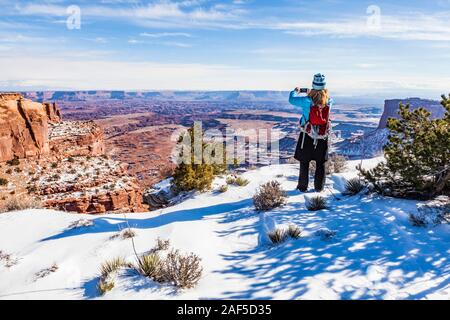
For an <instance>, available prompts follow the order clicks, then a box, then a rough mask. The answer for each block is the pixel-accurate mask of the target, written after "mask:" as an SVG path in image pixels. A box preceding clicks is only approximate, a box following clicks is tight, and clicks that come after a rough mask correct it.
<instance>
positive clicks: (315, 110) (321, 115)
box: [302, 104, 331, 148]
mask: <svg viewBox="0 0 450 320" xmlns="http://www.w3.org/2000/svg"><path fill="white" fill-rule="evenodd" d="M330 127H331V122H330V106H329V105H328V104H326V105H324V106H322V105H313V106H311V109H310V111H309V120H308V121H307V122H306V124H305V125H304V126H302V131H303V132H305V133H306V134H307V135H309V136H310V137H311V138H313V139H314V145H317V140H318V139H326V138H327V137H328V134H329V132H330ZM302 148H303V143H302Z"/></svg>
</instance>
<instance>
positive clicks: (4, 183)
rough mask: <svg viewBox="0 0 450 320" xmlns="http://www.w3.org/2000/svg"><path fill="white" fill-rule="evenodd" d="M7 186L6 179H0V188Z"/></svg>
mask: <svg viewBox="0 0 450 320" xmlns="http://www.w3.org/2000/svg"><path fill="white" fill-rule="evenodd" d="M7 185H8V179H5V178H0V186H7Z"/></svg>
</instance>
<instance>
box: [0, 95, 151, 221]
mask: <svg viewBox="0 0 450 320" xmlns="http://www.w3.org/2000/svg"><path fill="white" fill-rule="evenodd" d="M72 157H79V158H80V159H81V158H82V157H87V158H89V159H90V158H92V157H94V159H96V158H95V157H97V158H98V159H100V160H101V161H103V160H102V158H101V157H105V143H104V137H103V130H102V129H101V128H100V127H99V126H98V125H97V124H96V123H95V122H93V121H62V118H61V111H60V110H59V108H58V106H57V105H56V104H55V103H38V102H33V101H31V100H28V99H24V98H23V96H22V95H21V94H19V93H0V163H1V162H6V161H8V160H11V159H14V158H18V159H25V160H26V162H27V163H35V167H36V168H41V169H40V171H38V173H37V177H35V179H34V180H38V181H40V183H37V184H36V185H35V188H34V189H35V190H36V191H35V192H34V196H36V197H37V198H38V199H39V200H41V201H42V203H43V204H44V206H45V207H48V208H55V209H59V210H65V211H73V212H78V213H90V214H97V213H105V212H136V211H143V209H144V208H143V205H142V191H141V190H140V187H139V185H138V183H137V181H136V179H135V178H133V177H130V176H129V175H128V172H127V170H126V165H124V164H123V163H118V162H117V161H113V160H105V161H106V162H108V161H109V163H108V168H107V170H104V173H102V174H100V177H98V176H96V177H95V178H94V177H92V179H90V178H85V179H83V181H81V182H80V181H78V180H77V179H76V178H75V179H73V181H68V180H65V179H64V178H61V179H60V180H59V181H54V180H52V179H49V178H48V176H49V175H50V174H53V175H55V172H51V171H50V170H49V169H47V171H44V170H43V169H42V168H46V167H48V166H42V165H41V164H42V163H47V164H49V163H50V162H51V163H52V164H53V163H56V166H57V169H56V171H58V174H59V175H60V176H62V177H65V178H66V179H67V177H68V176H70V174H69V169H70V170H71V171H73V170H74V168H73V167H74V166H78V167H77V169H78V170H81V169H80V168H81V165H80V164H79V162H75V163H74V164H73V163H72V164H71V165H67V164H68V161H67V159H68V158H72ZM105 158H106V157H105ZM77 159H78V158H77ZM97 162H98V163H100V161H97ZM80 163H81V162H80ZM99 166H100V168H96V170H97V171H98V172H100V171H101V170H100V169H101V165H99ZM111 167H114V168H116V169H114V170H111V169H109V168H111ZM85 168H87V170H89V169H92V168H91V167H89V165H88V166H86V165H85ZM78 173H80V172H78ZM81 173H83V172H81ZM13 174H16V173H13ZM78 176H80V174H78ZM86 176H87V177H89V175H86ZM28 183H30V182H29V181H28ZM106 186H108V187H106Z"/></svg>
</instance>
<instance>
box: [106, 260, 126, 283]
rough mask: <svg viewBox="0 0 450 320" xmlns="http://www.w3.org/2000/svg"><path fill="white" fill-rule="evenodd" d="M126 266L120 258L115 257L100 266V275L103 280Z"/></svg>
mask: <svg viewBox="0 0 450 320" xmlns="http://www.w3.org/2000/svg"><path fill="white" fill-rule="evenodd" d="M125 266H127V263H126V262H125V260H124V259H123V258H122V257H116V258H113V259H111V260H107V261H105V262H104V263H102V265H101V266H100V274H101V276H102V277H103V278H106V277H108V275H110V274H111V273H114V272H117V271H118V270H119V269H121V268H123V267H125Z"/></svg>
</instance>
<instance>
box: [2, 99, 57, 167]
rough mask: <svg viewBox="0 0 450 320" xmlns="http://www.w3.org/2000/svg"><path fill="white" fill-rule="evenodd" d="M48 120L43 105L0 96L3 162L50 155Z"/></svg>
mask: <svg viewBox="0 0 450 320" xmlns="http://www.w3.org/2000/svg"><path fill="white" fill-rule="evenodd" d="M49 150H50V148H49V142H48V116H47V111H46V108H45V107H44V106H43V105H42V104H41V103H36V102H33V101H31V100H27V99H24V98H23V97H22V96H21V95H20V94H15V93H11V94H8V93H6V94H0V161H7V160H11V159H13V158H15V157H17V158H30V157H40V156H42V155H45V154H48V153H49Z"/></svg>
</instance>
